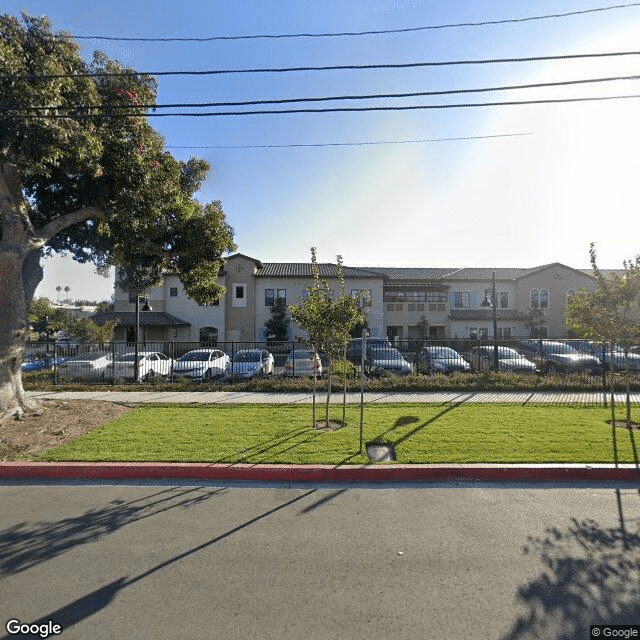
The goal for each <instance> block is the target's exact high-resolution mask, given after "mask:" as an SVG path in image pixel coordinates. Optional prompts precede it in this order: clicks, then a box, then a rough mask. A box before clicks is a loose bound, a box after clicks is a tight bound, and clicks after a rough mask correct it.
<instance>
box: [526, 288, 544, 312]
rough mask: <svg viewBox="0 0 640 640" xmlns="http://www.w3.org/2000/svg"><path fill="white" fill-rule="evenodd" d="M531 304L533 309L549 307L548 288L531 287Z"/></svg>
mask: <svg viewBox="0 0 640 640" xmlns="http://www.w3.org/2000/svg"><path fill="white" fill-rule="evenodd" d="M529 306H530V307H531V309H548V308H549V292H548V291H547V290H546V289H540V291H538V290H537V289H531V293H530V294H529Z"/></svg>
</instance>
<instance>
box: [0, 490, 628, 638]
mask: <svg viewBox="0 0 640 640" xmlns="http://www.w3.org/2000/svg"><path fill="white" fill-rule="evenodd" d="M0 504H1V505H2V509H1V511H0V602H1V603H2V604H1V608H2V613H3V625H4V624H5V623H6V621H8V620H10V619H14V620H20V621H21V623H26V624H32V623H36V624H38V625H44V624H49V625H50V627H49V628H51V626H52V625H54V624H59V625H61V627H62V634H61V635H60V636H59V637H61V638H63V639H64V640H72V639H83V640H84V639H87V638H91V639H92V640H101V639H104V640H107V639H108V640H111V639H113V638H120V637H124V638H127V637H129V638H136V639H137V640H147V639H152V638H153V639H158V638H159V639H164V638H167V639H171V640H173V639H176V638H184V639H186V640H199V639H201V638H202V639H203V640H204V639H206V640H211V639H216V640H217V639H242V640H245V639H247V638H259V639H262V638H266V639H269V638H274V639H275V638H277V639H278V640H287V639H292V640H293V639H295V640H299V639H301V638H309V639H316V638H317V639H327V640H329V639H330V640H335V639H340V638H349V639H354V640H355V639H359V638H385V639H391V640H393V639H396V638H398V639H400V638H402V639H403V640H405V639H414V638H416V639H431V638H433V639H445V638H446V639H448V638H473V639H478V640H479V639H483V638H491V639H500V640H502V639H504V640H506V639H507V638H509V639H517V640H520V639H525V638H526V639H529V638H548V639H552V638H572V639H573V638H575V639H578V638H580V639H582V638H584V639H585V640H586V639H587V638H589V637H590V636H589V625H590V624H594V623H608V624H611V623H617V624H630V623H636V624H640V586H639V585H640V493H639V491H638V489H635V488H633V489H631V488H607V489H588V488H564V489H558V488H539V487H535V486H531V487H528V488H517V489H514V488H510V487H503V486H500V485H491V484H482V483H476V484H473V483H470V484H469V486H465V487H460V486H458V487H456V486H454V485H442V486H436V485H431V486H422V487H419V488H418V487H417V488H399V487H393V486H386V487H384V488H370V487H365V486H354V485H347V486H344V487H332V488H327V487H325V486H321V485H318V486H305V487H300V488H287V487H283V486H272V487H264V486H255V487H243V486H236V485H218V486H215V485H213V484H211V485H209V484H201V485H199V486H192V485H189V484H176V483H157V484H155V485H141V484H106V485H105V484H101V485H95V486H91V485H77V484H69V483H67V484H45V485H37V484H28V483H27V484H25V483H23V482H20V483H4V484H0ZM3 632H4V636H2V638H3V639H7V638H17V637H25V636H16V635H12V634H10V633H9V632H7V631H5V630H3ZM34 637H40V636H34ZM50 637H53V636H50Z"/></svg>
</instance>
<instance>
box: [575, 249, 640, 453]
mask: <svg viewBox="0 0 640 640" xmlns="http://www.w3.org/2000/svg"><path fill="white" fill-rule="evenodd" d="M589 256H590V261H591V267H592V271H593V275H594V277H595V279H596V287H595V289H594V290H593V291H586V290H581V291H578V292H577V293H576V294H575V295H574V296H572V297H571V299H570V300H569V301H568V303H567V313H566V322H567V324H568V325H569V327H570V328H571V330H572V331H573V333H574V334H575V335H576V336H580V337H584V338H587V339H590V340H596V341H600V342H603V343H604V344H605V345H610V346H611V347H613V345H614V344H616V345H619V346H620V347H621V348H622V349H623V350H624V354H625V361H626V360H627V354H628V352H629V349H630V347H632V346H633V345H635V344H637V343H638V340H639V339H640V306H639V304H638V301H639V298H640V256H638V257H636V259H635V260H634V261H625V262H624V263H623V266H624V269H623V271H622V273H620V274H619V273H610V274H609V275H608V276H605V275H604V274H603V273H602V272H601V271H600V269H599V268H598V265H597V257H596V250H595V246H594V244H593V243H592V244H591V247H590V250H589ZM609 364H610V370H609V373H610V381H611V421H612V429H613V431H612V434H613V442H614V454H615V404H614V380H613V370H614V366H613V365H614V354H613V351H612V352H611V355H610V360H609ZM625 369H626V375H625V379H626V391H627V393H626V419H627V426H628V427H631V398H630V393H629V375H628V374H629V372H628V366H626V367H625Z"/></svg>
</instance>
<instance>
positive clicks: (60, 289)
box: [56, 285, 62, 302]
mask: <svg viewBox="0 0 640 640" xmlns="http://www.w3.org/2000/svg"><path fill="white" fill-rule="evenodd" d="M56 291H57V292H58V302H60V292H61V291H62V287H61V286H60V285H58V286H57V287H56Z"/></svg>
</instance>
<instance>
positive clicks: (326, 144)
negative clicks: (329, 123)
mask: <svg viewBox="0 0 640 640" xmlns="http://www.w3.org/2000/svg"><path fill="white" fill-rule="evenodd" d="M532 135H534V133H533V131H526V132H521V133H496V134H493V135H486V136H458V137H455V138H425V139H422V140H372V141H371V142H317V143H313V142H311V143H300V144H243V145H231V146H227V145H214V146H210V145H184V146H178V145H172V144H167V145H165V148H166V149H291V148H298V147H365V146H370V145H380V144H424V143H426V142H457V141H460V140H489V139H492V138H515V137H518V136H532Z"/></svg>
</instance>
